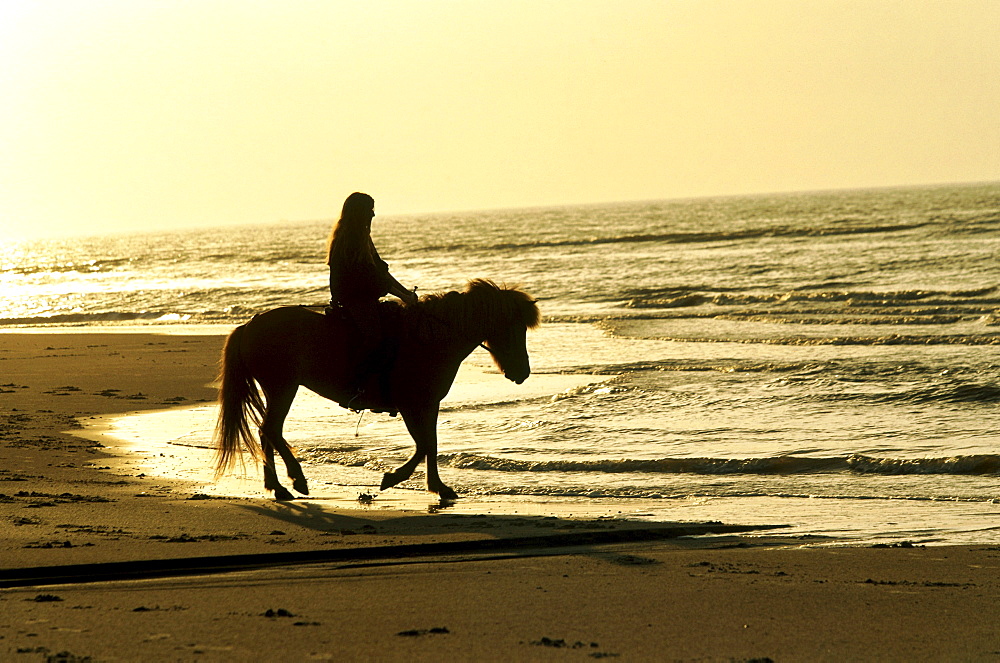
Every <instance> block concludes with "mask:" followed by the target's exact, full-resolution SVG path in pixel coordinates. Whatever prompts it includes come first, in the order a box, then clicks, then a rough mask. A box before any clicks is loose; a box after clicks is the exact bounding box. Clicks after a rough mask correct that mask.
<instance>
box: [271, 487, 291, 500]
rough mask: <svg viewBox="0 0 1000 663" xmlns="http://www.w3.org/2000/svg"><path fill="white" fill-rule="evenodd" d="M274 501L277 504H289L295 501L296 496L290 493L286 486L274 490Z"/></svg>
mask: <svg viewBox="0 0 1000 663" xmlns="http://www.w3.org/2000/svg"><path fill="white" fill-rule="evenodd" d="M274 499H275V501H277V502H289V501H291V500H294V499H295V495H292V494H291V493H290V492H288V489H287V488H285V487H284V486H278V487H277V488H275V489H274Z"/></svg>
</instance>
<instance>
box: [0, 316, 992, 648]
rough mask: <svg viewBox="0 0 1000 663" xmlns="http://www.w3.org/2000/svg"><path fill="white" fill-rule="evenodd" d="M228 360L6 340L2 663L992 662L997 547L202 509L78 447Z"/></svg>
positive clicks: (210, 392)
mask: <svg viewBox="0 0 1000 663" xmlns="http://www.w3.org/2000/svg"><path fill="white" fill-rule="evenodd" d="M221 345H222V338H221V337H219V336H169V335H157V334H120V333H66V334H11V333H5V334H0V384H2V386H0V441H2V444H0V534H2V536H0V587H4V589H0V660H4V661H7V660H13V661H22V660H23V661H32V660H63V661H74V660H75V661H83V660H93V661H110V660H119V661H174V660H176V661H215V660H219V661H260V660H287V661H300V660H301V661H307V660H351V661H353V660H358V661H369V660H370V661H393V660H459V661H479V660H483V661H509V660H517V661H519V660H558V661H575V660H587V659H597V658H612V659H616V660H632V661H647V660H648V661H674V660H678V661H731V660H735V661H747V660H755V659H756V660H768V659H770V660H774V661H812V660H838V661H840V660H891V661H895V660H907V661H910V660H935V661H941V660H946V661H952V660H954V661H978V660H990V661H996V660H1000V628H998V624H1000V619H998V617H1000V609H998V608H997V605H998V600H997V599H998V594H1000V591H998V590H1000V577H998V573H997V570H998V567H1000V548H997V547H995V546H994V547H990V546H964V547H929V548H911V547H890V548H846V547H840V548H837V547H824V548H803V547H801V546H800V543H801V542H797V541H792V540H788V539H784V538H782V537H781V534H780V531H774V532H763V531H755V532H751V533H750V534H749V535H744V536H740V535H738V534H735V533H728V534H721V535H717V536H712V537H694V538H691V537H683V538H676V537H677V536H678V535H681V534H685V533H691V532H698V531H709V530H713V531H714V530H720V529H724V528H719V527H716V526H708V527H706V528H704V529H702V530H699V529H698V528H696V527H693V526H690V525H686V526H672V525H669V524H665V525H663V526H659V527H650V526H649V525H648V524H641V523H632V524H630V523H624V522H621V521H607V520H597V521H587V520H572V519H565V518H545V517H525V516H516V515H507V516H499V515H487V516H476V515H455V514H449V513H448V512H447V511H443V512H436V513H415V512H409V513H404V512H397V511H391V510H385V509H365V508H362V507H361V506H360V505H358V506H357V507H356V508H343V507H337V506H331V503H324V502H322V501H321V500H313V501H308V500H306V501H301V502H290V503H276V502H273V501H269V500H262V499H247V498H225V499H199V498H198V497H199V495H197V494H196V491H195V489H194V487H193V486H192V485H190V484H185V483H183V482H179V481H167V480H163V479H155V480H154V479H149V478H146V477H141V476H129V475H127V474H125V473H123V472H122V471H121V470H119V471H117V472H115V471H112V470H109V469H100V468H104V467H111V466H112V465H113V464H114V463H113V461H112V459H111V458H110V457H109V456H108V455H107V454H106V453H105V452H104V451H102V449H101V448H100V447H99V446H96V443H94V442H91V441H88V440H85V439H83V438H80V437H77V436H75V435H73V434H72V430H73V429H78V428H79V423H78V420H86V419H87V418H88V417H94V416H98V415H102V414H108V413H113V412H127V411H135V410H141V409H151V408H162V407H167V406H175V405H178V404H190V403H197V402H199V401H202V400H210V399H212V398H214V395H215V393H214V389H213V388H211V386H210V383H211V381H212V379H213V377H214V374H215V364H216V359H217V356H218V353H219V349H220V348H221ZM65 431H70V432H65ZM746 521H747V523H750V524H752V521H753V517H752V514H748V515H747V519H746ZM736 529H739V528H736ZM88 657H89V658H88Z"/></svg>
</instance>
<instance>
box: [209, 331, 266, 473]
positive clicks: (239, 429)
mask: <svg viewBox="0 0 1000 663" xmlns="http://www.w3.org/2000/svg"><path fill="white" fill-rule="evenodd" d="M245 333H246V326H245V325H241V326H239V327H237V328H236V329H234V330H233V333H231V334H230V335H229V338H228V339H226V346H225V348H224V349H223V351H222V362H221V367H220V375H219V379H220V380H221V382H222V387H221V388H220V389H219V420H218V423H217V424H216V426H215V453H216V464H215V473H216V476H219V475H221V474H222V473H223V472H225V471H226V470H228V469H229V468H230V467H232V466H233V464H234V463H235V461H236V459H237V458H240V460H241V461H242V458H243V457H242V455H241V452H242V450H243V448H244V447H245V448H246V449H247V450H248V451H249V452H250V455H251V456H252V457H253V458H254V459H255V460H256V459H259V458H260V457H261V449H260V443H259V442H258V441H257V439H256V438H255V437H254V433H253V428H254V427H259V426H260V423H261V420H262V417H263V413H264V400H263V399H262V398H261V395H260V391H258V389H257V384H256V383H255V382H254V379H253V375H251V373H250V370H249V368H248V367H247V365H246V362H245V361H244V360H243V353H242V352H241V347H240V346H241V345H242V340H243V336H244V334H245Z"/></svg>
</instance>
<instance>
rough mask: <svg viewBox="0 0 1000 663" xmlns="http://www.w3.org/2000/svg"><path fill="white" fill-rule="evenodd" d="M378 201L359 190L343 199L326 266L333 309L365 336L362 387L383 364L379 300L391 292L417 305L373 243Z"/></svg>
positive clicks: (360, 343)
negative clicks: (372, 234) (367, 377)
mask: <svg viewBox="0 0 1000 663" xmlns="http://www.w3.org/2000/svg"><path fill="white" fill-rule="evenodd" d="M374 218H375V199H374V198H372V197H371V196H369V195H368V194H366V193H359V192H355V193H352V194H351V195H349V196H348V197H347V200H345V201H344V208H343V211H342V212H341V214H340V220H339V221H337V223H336V224H335V225H334V226H333V229H332V230H331V231H330V240H329V246H328V248H327V258H326V264H327V265H329V266H330V310H331V311H332V312H334V313H336V312H338V311H340V312H342V314H343V315H344V317H346V318H347V319H348V320H349V321H350V322H351V323H352V324H353V325H354V327H355V328H356V329H357V330H358V331H359V332H360V333H359V334H358V335H357V353H356V356H357V357H358V358H359V359H360V361H359V365H358V370H357V378H356V382H357V388H358V389H360V388H361V385H362V383H363V382H364V379H365V377H366V374H367V373H369V372H370V371H372V370H374V368H375V366H377V365H378V364H379V362H380V355H381V354H383V353H382V352H381V350H382V348H381V347H380V346H381V344H382V340H383V332H382V324H381V321H380V320H379V311H378V302H379V299H380V298H381V297H383V296H385V295H387V294H392V295H395V296H396V297H399V298H400V299H401V300H403V302H404V303H406V304H413V303H415V302H416V301H417V296H416V294H415V293H413V292H411V291H409V290H407V289H406V288H404V287H403V286H402V285H401V284H400V283H399V281H397V280H396V279H395V278H393V276H392V275H391V274H390V273H389V265H388V264H386V262H385V261H384V260H382V258H381V257H380V256H379V254H378V251H377V250H376V249H375V243H374V242H373V241H372V236H371V228H372V219H374Z"/></svg>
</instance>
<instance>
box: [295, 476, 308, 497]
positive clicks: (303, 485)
mask: <svg viewBox="0 0 1000 663" xmlns="http://www.w3.org/2000/svg"><path fill="white" fill-rule="evenodd" d="M292 488H294V489H295V490H297V491H298V492H300V493H302V494H303V495H308V494H309V484H308V483H307V482H306V479H305V477H301V478H298V479H295V480H294V481H293V482H292Z"/></svg>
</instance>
